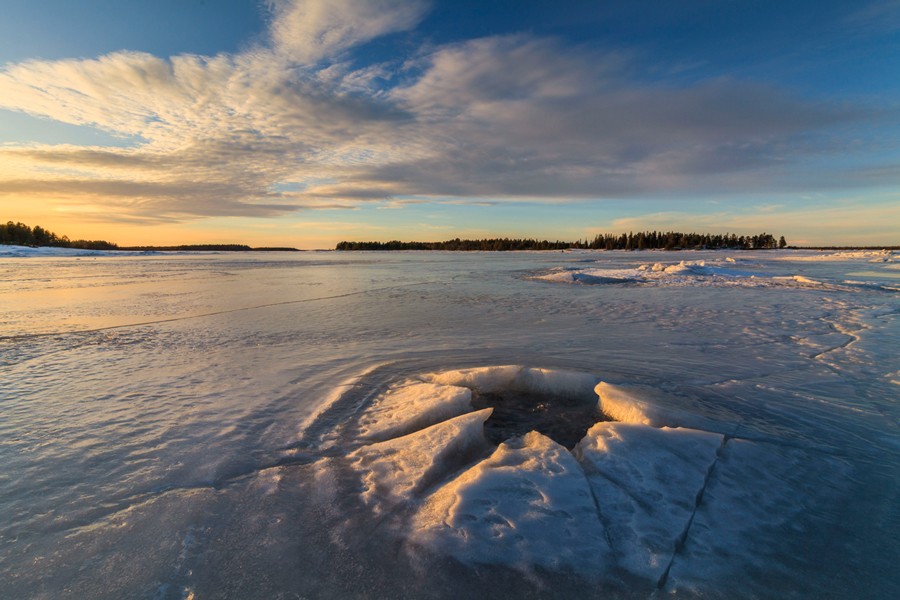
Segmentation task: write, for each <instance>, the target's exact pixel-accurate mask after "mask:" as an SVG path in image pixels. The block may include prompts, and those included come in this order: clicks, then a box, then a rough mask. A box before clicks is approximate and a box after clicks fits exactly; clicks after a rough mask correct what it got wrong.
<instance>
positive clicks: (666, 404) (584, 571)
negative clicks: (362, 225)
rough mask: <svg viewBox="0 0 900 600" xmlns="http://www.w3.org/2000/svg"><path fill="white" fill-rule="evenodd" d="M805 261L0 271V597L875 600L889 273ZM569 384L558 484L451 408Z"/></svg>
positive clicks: (883, 259) (243, 261)
mask: <svg viewBox="0 0 900 600" xmlns="http://www.w3.org/2000/svg"><path fill="white" fill-rule="evenodd" d="M828 254H832V255H833V256H832V257H831V258H829V259H828V260H821V259H820V258H818V257H819V256H822V253H817V252H812V251H787V250H786V251H783V252H782V251H771V252H741V253H730V252H728V253H723V252H678V253H674V252H567V253H528V254H516V253H481V254H456V253H437V252H435V253H431V252H425V253H371V254H369V253H333V252H323V253H292V254H291V255H287V254H284V255H281V254H279V253H274V254H268V253H237V254H218V255H216V254H207V255H200V254H195V255H187V254H185V255H180V256H173V255H170V254H166V255H159V256H140V257H138V256H127V255H123V254H121V253H116V255H115V256H109V257H104V258H102V259H101V258H99V257H98V258H97V260H93V259H92V258H85V257H78V256H73V257H69V256H58V255H57V256H46V257H41V258H37V259H32V258H30V257H22V258H17V257H15V256H9V255H6V256H5V257H4V258H2V259H0V364H2V368H0V412H2V418H0V439H2V440H3V442H2V443H0V464H3V469H0V489H2V490H3V493H0V515H2V516H0V598H56V597H64V596H66V595H67V594H68V595H70V596H73V597H84V598H92V599H110V600H113V599H118V598H152V597H158V598H161V599H162V598H165V599H168V598H181V597H187V596H188V595H189V594H190V593H193V594H194V595H195V597H197V598H206V597H209V598H217V597H226V596H227V597H234V598H247V599H248V600H255V599H262V598H277V597H305V598H364V597H377V598H398V597H415V598H431V599H435V600H438V599H443V598H474V597H482V596H485V595H490V596H493V597H497V598H499V599H504V600H505V599H507V598H510V599H511V598H535V597H559V598H613V599H620V598H629V599H630V598H635V597H637V598H652V597H657V596H660V597H661V596H663V595H665V596H672V597H677V598H699V597H702V598H707V599H709V598H835V599H837V598H860V599H866V600H875V599H878V600H880V599H881V598H900V577H898V575H897V569H896V563H897V557H898V556H900V542H898V537H897V535H896V532H897V531H898V530H900V529H898V528H900V477H897V475H896V474H897V473H898V472H900V445H898V443H897V440H898V439H900V428H898V423H900V412H898V410H900V409H898V404H897V402H896V398H897V390H898V381H900V357H898V354H897V352H896V350H895V349H896V348H898V347H900V295H898V294H897V293H896V292H891V291H886V290H889V289H890V288H891V287H893V288H896V287H897V281H898V280H897V275H898V270H897V267H898V263H897V262H890V261H895V256H896V255H894V254H881V253H876V254H874V255H853V256H838V255H834V254H835V253H826V254H825V255H828ZM807 257H812V258H811V259H809V260H807ZM729 258H733V259H734V261H730V260H728V259H729ZM682 261H684V264H683V265H682ZM871 261H876V262H871ZM701 262H702V263H703V264H702V265H701V264H700V263H701ZM657 263H658V265H659V266H658V267H657V266H656V265H657ZM642 267H644V268H643V269H642ZM654 269H656V270H654ZM666 269H671V271H670V272H668V273H667V272H666ZM675 271H679V272H675ZM593 272H596V273H597V277H598V278H599V277H607V276H609V275H610V274H613V275H615V274H616V273H621V277H618V278H619V279H629V278H631V279H630V280H629V281H627V282H626V283H625V284H617V283H612V284H609V285H607V284H602V283H601V284H599V285H591V286H589V285H562V284H551V283H546V282H540V281H535V280H534V279H533V278H532V277H534V276H541V275H546V274H549V273H557V274H562V275H563V276H565V275H566V274H567V273H568V274H569V275H568V276H569V278H570V280H571V277H572V274H573V273H575V274H576V275H577V274H579V273H583V274H588V273H593ZM737 272H740V273H737ZM741 274H745V275H743V276H742V275H741ZM797 278H805V280H798V279H797ZM595 281H597V282H600V281H601V280H600V279H597V280H595ZM813 282H819V283H813ZM847 282H853V283H852V284H851V283H847ZM497 365H500V366H497ZM503 365H506V366H503ZM510 365H525V366H524V367H520V366H510ZM472 366H477V367H479V368H476V369H463V367H472ZM535 367H543V368H535ZM422 373H430V374H433V377H431V378H430V379H429V378H423V377H421V376H419V374H422ZM598 381H603V382H605V385H601V386H597V382H598ZM638 384H640V385H638ZM415 385H430V386H435V388H432V389H434V390H436V393H435V396H436V397H437V398H441V394H443V393H446V394H448V395H447V397H445V398H443V400H445V401H446V405H445V404H444V402H443V401H442V400H435V398H434V397H432V395H431V394H418V393H414V392H412V391H409V390H407V392H408V393H409V394H411V398H412V400H411V401H412V402H413V403H418V401H420V400H421V404H417V406H418V408H416V409H415V410H410V411H408V412H407V411H404V410H402V409H401V408H402V407H400V406H397V407H395V409H396V410H395V411H394V414H391V412H390V411H388V410H385V411H384V412H383V413H382V414H380V415H379V414H377V409H378V408H379V407H380V408H386V407H387V400H388V399H387V396H389V395H390V394H392V393H394V392H395V391H398V390H399V389H400V388H402V387H404V386H415ZM440 386H455V387H457V388H460V389H461V390H462V391H459V392H456V391H453V390H452V389H451V390H446V389H445V388H442V387H440ZM595 386H597V387H598V390H599V391H601V395H603V396H604V399H605V401H606V406H605V410H608V411H609V412H612V413H617V412H618V413H619V417H620V418H622V419H623V420H631V421H635V423H634V424H629V423H622V422H620V423H607V424H602V425H596V426H595V430H594V432H593V433H592V436H591V437H588V440H587V441H584V442H583V443H582V444H581V446H580V448H581V450H580V452H581V459H582V462H578V461H577V459H576V457H575V456H574V455H573V453H572V452H568V451H566V450H565V447H567V444H554V443H552V442H550V441H549V440H548V439H546V438H545V437H542V436H538V435H535V434H532V435H531V436H524V437H515V438H512V439H508V440H506V441H505V443H504V444H503V446H502V447H503V450H501V449H500V447H499V446H492V444H491V443H490V442H489V441H488V442H485V441H480V436H481V435H482V431H481V430H482V428H485V429H487V428H489V426H490V423H491V421H494V420H495V418H496V415H497V412H499V410H495V411H494V412H493V413H492V414H491V416H490V418H489V419H488V420H487V421H485V422H484V424H483V423H482V419H481V417H480V416H479V415H478V414H477V413H475V412H474V409H472V412H469V411H470V409H469V408H468V407H466V406H464V404H463V402H462V398H463V397H464V396H465V395H466V393H467V392H469V393H470V394H471V396H472V402H473V403H475V404H474V405H477V406H478V407H481V406H482V404H480V403H484V406H485V407H486V408H487V407H490V406H491V402H496V399H497V398H500V399H505V398H507V397H510V398H513V399H515V400H518V402H512V403H510V406H511V408H512V409H519V410H527V409H528V408H529V404H528V403H529V402H531V403H532V404H531V405H532V407H533V408H540V410H541V411H542V412H541V417H542V418H546V419H553V418H558V419H559V420H562V417H563V413H564V411H562V410H561V408H563V407H565V406H566V405H565V403H564V402H550V401H546V400H547V399H549V398H556V397H560V398H561V400H569V399H570V398H569V396H571V399H573V400H577V401H579V402H580V401H582V400H583V401H585V402H592V403H593V404H592V406H593V407H597V406H602V402H601V401H600V400H598V396H597V395H596V394H594V392H593V388H594V387H595ZM463 388H464V389H463ZM514 388H517V389H514ZM424 389H425V388H419V391H420V392H421V391H423V390H424ZM491 389H493V390H494V391H489V390H491ZM441 390H443V391H441ZM426 396H427V398H426ZM431 401H434V402H435V403H436V404H435V405H434V406H432V408H435V407H437V406H441V407H444V408H446V406H453V407H455V408H454V410H461V411H464V412H463V414H462V415H457V416H452V415H450V416H446V417H445V416H444V415H445V414H446V413H440V412H438V413H435V414H433V415H431V416H430V417H428V418H426V419H423V420H422V421H421V423H415V420H416V419H419V418H420V417H419V415H420V411H421V412H427V408H426V407H428V406H430V404H429V402H431ZM457 402H458V404H457ZM577 416H578V418H577V419H576V420H578V419H582V418H584V419H585V427H586V428H587V426H592V425H594V423H592V422H590V420H589V419H587V418H586V417H587V416H591V413H590V411H587V412H585V413H578V415H577ZM526 417H527V418H525V419H524V421H525V422H529V421H528V419H530V418H531V415H526ZM457 419H458V421H456V420H457ZM469 419H471V421H469ZM432 421H434V424H433V425H431V422H432ZM410 423H412V424H410ZM461 423H466V426H465V427H463V426H462V425H460V424H461ZM647 423H649V424H647ZM399 424H404V425H403V426H399ZM654 425H658V426H659V427H654ZM666 425H668V426H672V425H680V426H681V428H670V429H666V428H664V427H663V426H666ZM420 426H421V427H422V428H421V429H418V428H419V427H420ZM380 427H383V428H384V430H383V432H382V433H381V435H371V436H370V435H367V434H366V431H368V432H369V433H372V432H374V431H376V430H377V429H378V428H380ZM407 427H409V428H411V429H416V431H407ZM687 428H691V429H694V430H696V432H689V431H687ZM598 431H605V432H606V434H604V435H600V434H597V435H594V434H595V433H597V432H598ZM704 431H705V432H711V433H702V432H704ZM404 432H406V433H407V435H402V434H403V433H404ZM612 433H615V434H616V435H613V434H612ZM410 434H411V435H410ZM544 435H546V437H551V436H550V434H544ZM382 436H384V437H383V439H382ZM679 436H686V437H685V439H688V438H690V439H692V440H693V439H694V437H692V436H696V438H697V440H701V441H702V440H705V439H707V438H709V439H723V440H725V441H724V446H722V445H721V444H720V447H721V450H720V451H719V452H718V453H717V454H716V457H715V458H713V461H712V463H709V459H710V451H711V448H712V447H713V446H714V444H712V443H709V444H706V443H705V442H702V443H701V441H697V443H696V444H693V443H689V442H688V441H682V440H681V439H680V438H679ZM748 438H752V439H748ZM504 439H505V438H504ZM411 440H412V441H411ZM651 442H652V444H651ZM482 444H484V445H483V446H482ZM601 446H602V450H601ZM459 448H462V451H458V449H459ZM470 449H471V450H473V451H474V452H473V453H472V454H469V455H468V456H467V455H466V451H467V450H470ZM492 453H493V457H492ZM588 457H589V458H590V460H588ZM704 469H705V471H704ZM579 471H586V472H587V474H586V475H582V474H579ZM704 472H705V473H706V474H707V477H706V478H705V479H704V480H703V481H702V482H701V485H700V489H701V490H702V493H700V492H698V480H699V479H700V475H701V474H702V473H704ZM601 473H605V474H606V476H604V475H601ZM611 478H618V479H617V480H616V481H615V482H614V481H612V479H611ZM704 483H705V485H704ZM592 494H593V495H596V500H597V501H596V502H594V497H593V495H592ZM498 499H499V501H498ZM690 499H693V503H694V507H695V510H693V511H692V512H691V517H689V518H688V519H687V522H686V523H685V522H683V518H684V516H685V515H686V514H687V508H688V507H689V506H690ZM478 500H483V501H484V503H483V504H481V503H479V502H478ZM491 500H494V501H495V502H496V504H494V505H491V504H490V501H491ZM592 506H593V508H592ZM598 506H599V510H597V507H598ZM426 508H427V509H428V510H431V511H432V512H428V511H426ZM451 509H452V510H451ZM464 514H468V515H470V516H471V517H472V518H470V519H466V518H464V517H463V515H464ZM493 517H496V518H493ZM501 517H502V519H505V520H506V522H508V523H515V524H516V525H517V526H518V527H519V529H515V530H514V529H511V528H509V527H504V525H503V521H501V520H500V518H501ZM448 523H455V525H454V527H455V528H454V527H451V526H450V525H449V524H448ZM417 524H418V525H421V528H419V527H418V526H417ZM495 531H496V532H498V533H499V534H500V536H502V537H498V538H494V537H493V533H494V532H495ZM679 531H680V533H678V532H679ZM463 533H467V534H469V535H470V536H471V537H470V538H469V539H464V538H462V537H461V536H462V534H463ZM526 533H527V535H525V534H526ZM516 535H520V536H521V537H519V538H517V537H516ZM570 535H571V537H570ZM673 536H674V538H673ZM607 539H608V541H609V544H607V545H606V546H604V544H605V543H606V540H607ZM673 539H674V540H675V541H674V549H673V550H671V552H670V551H669V550H667V548H671V547H672V546H670V545H669V544H672V543H673V542H672V540H673ZM501 540H502V541H501ZM507 551H508V553H507ZM135 556H140V557H141V560H139V561H135V560H134V557H135ZM666 557H668V563H669V564H670V568H669V570H668V574H665V573H664V575H660V576H658V574H659V573H660V569H661V568H662V569H663V570H664V569H665V568H664V567H663V565H664V564H666ZM297 565H303V568H302V569H298V568H297ZM523 571H524V572H525V573H527V575H526V576H523ZM657 588H661V589H657Z"/></svg>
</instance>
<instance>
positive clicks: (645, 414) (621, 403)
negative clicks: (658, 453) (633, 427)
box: [594, 381, 734, 432]
mask: <svg viewBox="0 0 900 600" xmlns="http://www.w3.org/2000/svg"><path fill="white" fill-rule="evenodd" d="M594 391H595V392H596V394H597V396H598V397H599V399H600V400H599V407H600V411H601V412H602V413H603V414H605V415H606V416H607V417H609V418H610V419H612V420H613V421H619V422H622V423H638V424H641V425H650V426H651V427H691V428H694V429H702V430H706V431H720V432H722V431H730V430H732V429H734V427H733V426H732V425H731V424H728V423H717V422H715V421H712V420H710V419H707V418H704V417H702V416H700V415H697V414H694V413H692V412H688V411H685V410H681V409H680V408H677V404H678V402H677V400H676V398H674V397H673V396H670V395H669V394H666V393H665V392H663V391H662V390H659V389H657V388H653V387H648V386H643V385H613V384H611V383H606V382H604V381H601V382H600V383H598V384H597V386H596V387H595V388H594Z"/></svg>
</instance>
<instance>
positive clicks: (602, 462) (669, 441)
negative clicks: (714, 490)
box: [575, 423, 723, 581]
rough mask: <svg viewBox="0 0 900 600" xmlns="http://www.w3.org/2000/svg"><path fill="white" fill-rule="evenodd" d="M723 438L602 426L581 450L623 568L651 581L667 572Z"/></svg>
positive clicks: (683, 431)
mask: <svg viewBox="0 0 900 600" xmlns="http://www.w3.org/2000/svg"><path fill="white" fill-rule="evenodd" d="M722 443H723V436H721V435H718V434H714V433H708V432H705V431H697V430H692V429H668V428H665V429H656V428H653V427H649V426H646V425H638V424H633V423H597V424H596V425H594V427H592V428H591V430H590V431H588V434H587V436H585V438H584V439H583V440H582V441H581V442H580V443H579V444H578V446H577V447H576V448H575V456H577V457H578V460H579V461H580V462H581V464H582V465H583V467H584V470H585V472H586V473H587V477H588V481H589V482H590V484H591V487H592V488H593V490H594V494H595V496H596V498H597V504H598V505H599V506H600V509H601V512H602V514H603V520H604V523H605V524H606V527H607V529H608V531H609V538H610V540H611V542H612V545H613V551H614V553H615V557H616V558H617V560H618V563H619V565H620V566H621V567H622V568H624V569H625V570H627V571H629V572H631V573H633V574H635V575H638V576H641V577H645V578H647V579H651V580H653V581H657V580H659V579H660V578H661V577H662V576H663V575H664V573H665V571H666V569H667V568H668V566H669V562H670V560H671V558H672V556H673V555H674V553H675V551H676V544H677V543H678V540H679V539H680V538H681V536H682V535H683V534H684V533H685V530H686V527H687V526H688V524H689V522H690V520H691V516H692V514H693V512H694V510H695V507H696V504H697V500H698V497H699V494H700V492H701V491H702V490H703V487H704V485H705V483H706V478H707V476H708V474H709V471H710V467H711V466H712V465H713V464H714V463H715V460H716V452H717V451H718V450H719V448H720V447H721V446H722Z"/></svg>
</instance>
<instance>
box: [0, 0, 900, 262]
mask: <svg viewBox="0 0 900 600" xmlns="http://www.w3.org/2000/svg"><path fill="white" fill-rule="evenodd" d="M3 9H4V18H3V19H2V20H0V65H2V66H0V155H2V156H0V212H2V213H3V216H2V218H5V219H12V220H21V221H24V222H26V223H30V224H41V225H44V226H45V227H49V228H50V229H53V230H55V231H58V232H59V233H66V234H68V235H70V236H71V237H104V238H106V239H111V240H114V241H118V242H119V243H122V244H143V243H175V242H225V241H228V242H230V241H239V242H247V243H251V244H258V245H265V244H272V245H274V244H277V245H283V244H286V245H293V246H298V247H330V246H332V245H333V244H334V243H335V242H336V241H339V240H341V239H380V240H387V239H397V238H399V239H428V240H435V239H446V238H449V237H457V236H463V237H469V236H477V237H482V236H493V235H504V236H507V235H508V236H518V235H523V236H540V237H548V238H554V239H556V238H560V239H576V238H584V237H591V236H593V235H595V234H596V233H599V232H618V231H621V230H625V229H634V230H638V229H645V228H646V229H670V228H671V229H690V230H704V231H714V232H720V231H721V232H724V231H734V232H738V233H757V232H759V231H762V230H765V231H769V232H772V233H775V234H776V235H781V234H783V235H785V236H786V237H787V238H788V240H789V241H790V242H793V243H798V244H898V243H900V236H898V232H900V1H898V0H872V1H870V2H853V3H848V2H834V1H819V2H802V1H799V2H790V3H785V2H769V1H756V2H749V1H737V0H718V1H713V0H703V1H700V0H685V1H681V2H669V1H654V2H650V1H632V2H599V1H588V0H569V1H568V2H564V3H559V2H548V1H525V0H519V1H514V0H496V1H493V2H468V1H453V2H443V1H428V0H410V1H399V0H330V1H327V2H326V1H325V0H272V1H258V0H245V1H239V0H216V1H213V0H160V1H157V2H152V3H149V2H139V1H137V0H130V1H129V0H118V1H114V0H84V1H82V2H78V3H73V2H69V1H64V0H44V1H43V2H40V3H34V2H27V1H24V0H5V1H4V6H3Z"/></svg>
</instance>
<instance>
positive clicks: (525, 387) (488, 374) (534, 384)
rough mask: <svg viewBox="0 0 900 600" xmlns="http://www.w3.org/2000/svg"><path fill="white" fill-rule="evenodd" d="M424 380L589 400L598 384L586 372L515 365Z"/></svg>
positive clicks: (452, 373) (448, 374)
mask: <svg viewBox="0 0 900 600" xmlns="http://www.w3.org/2000/svg"><path fill="white" fill-rule="evenodd" d="M424 379H425V380H426V381H432V382H434V383H440V384H444V385H454V386H462V387H467V388H471V389H473V390H477V391H479V392H482V393H493V392H500V391H505V390H509V391H518V392H526V393H531V394H545V395H554V396H571V397H578V396H584V397H590V396H591V390H592V389H593V387H594V385H595V384H596V383H597V379H596V377H594V376H593V375H591V374H589V373H580V372H577V371H563V370H555V369H531V368H527V367H521V366H518V365H503V366H496V367H480V368H475V369H462V370H459V371H445V372H443V373H432V374H429V375H426V376H425V377H424Z"/></svg>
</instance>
